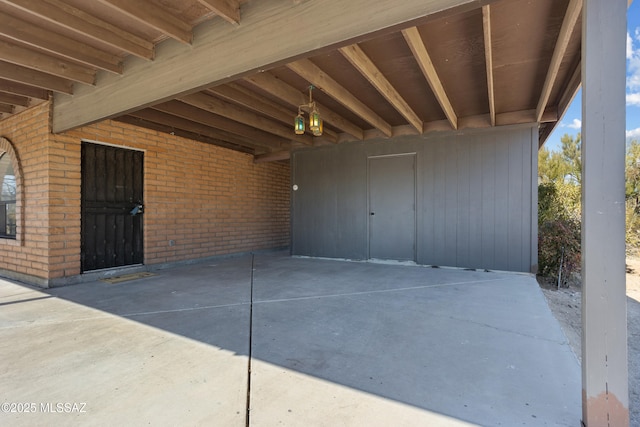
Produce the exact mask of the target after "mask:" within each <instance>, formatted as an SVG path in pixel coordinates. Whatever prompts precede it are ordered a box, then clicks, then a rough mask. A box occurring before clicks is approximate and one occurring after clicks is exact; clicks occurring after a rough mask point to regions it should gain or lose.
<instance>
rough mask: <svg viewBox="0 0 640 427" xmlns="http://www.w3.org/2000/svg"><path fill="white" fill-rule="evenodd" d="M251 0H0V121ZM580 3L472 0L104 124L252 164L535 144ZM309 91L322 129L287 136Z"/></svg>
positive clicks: (545, 129) (570, 74)
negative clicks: (295, 152)
mask: <svg viewBox="0 0 640 427" xmlns="http://www.w3.org/2000/svg"><path fill="white" fill-rule="evenodd" d="M254 1H263V2H269V1H276V0H247V1H239V0H146V1H145V2H143V1H132V0H0V119H4V118H6V117H9V116H11V115H12V114H15V113H19V112H21V111H23V110H24V109H26V108H28V107H30V106H32V105H35V104H38V103H40V102H43V101H44V100H47V99H49V98H50V97H51V96H52V94H53V93H60V94H69V95H73V94H74V91H76V90H77V89H78V87H79V86H89V87H91V86H94V85H96V84H97V83H96V82H98V81H99V80H100V79H101V76H102V75H108V74H114V75H126V73H127V68H126V67H125V66H124V65H123V64H126V61H127V60H128V59H130V58H131V57H137V58H140V59H142V60H144V61H147V62H149V63H150V64H151V67H153V61H154V57H155V55H156V52H157V51H158V49H161V48H162V44H163V43H165V42H166V40H168V39H173V40H176V41H178V42H180V43H182V44H184V45H185V49H188V48H189V45H190V43H192V40H193V38H194V31H197V27H198V26H199V25H203V23H204V22H205V21H211V20H224V21H226V22H227V24H226V25H225V26H223V27H222V28H223V31H228V33H229V35H230V36H231V37H233V31H234V29H235V28H237V27H238V26H241V25H242V11H243V8H244V7H245V6H246V5H247V4H250V3H251V2H254ZM289 1H290V2H291V7H295V6H296V4H297V3H300V1H301V0H289ZM581 7H582V1H581V0H536V1H530V0H496V1H479V2H476V3H475V4H474V6H473V7H465V8H463V9H451V10H450V11H444V12H442V13H439V14H437V15H434V16H431V17H429V19H422V20H420V21H418V22H413V23H411V24H410V25H408V26H406V27H403V28H393V29H390V30H389V31H384V32H378V33H375V34H372V35H369V36H368V37H363V38H361V39H359V40H357V43H350V44H345V45H341V46H332V47H331V48H329V49H320V50H318V51H315V52H314V53H312V54H308V55H306V56H303V57H299V58H296V59H295V60H294V61H293V62H289V63H286V64H282V65H277V66H274V67H272V68H270V69H264V70H260V72H258V73H253V74H250V75H246V76H244V77H243V78H240V79H237V80H234V81H230V82H227V83H224V84H220V85H216V86H212V87H209V88H206V89H205V90H200V91H197V92H194V93H188V94H179V95H176V96H175V97H173V98H172V99H169V100H163V102H160V103H156V104H154V105H151V106H145V108H140V109H137V110H135V111H130V112H128V114H124V115H117V116H115V117H114V118H115V119H116V120H120V121H123V122H127V123H132V124H136V125H138V126H143V127H147V128H152V129H155V130H158V131H161V132H168V133H172V134H176V135H180V136H184V137H187V138H191V139H194V140H198V141H202V142H204V143H210V144H215V145H219V146H222V147H227V148H230V149H233V150H238V151H242V152H246V153H250V154H253V155H254V156H255V159H256V161H270V160H283V159H287V158H288V157H289V152H290V150H291V149H292V148H295V147H298V146H310V145H320V144H335V143H341V142H344V141H354V140H367V139H372V138H379V137H383V138H389V137H395V136H400V135H411V134H414V135H417V134H423V133H428V132H433V131H442V130H457V129H467V128H482V127H492V126H503V125H510V124H518V123H535V122H538V123H540V127H539V133H540V143H541V144H542V143H543V142H544V140H545V139H546V137H547V136H548V135H549V134H550V132H551V130H552V129H553V128H554V126H555V125H556V124H557V122H558V120H559V118H560V117H561V116H562V114H563V112H564V111H565V109H566V108H567V106H568V104H569V103H570V101H571V99H572V97H573V95H574V94H575V92H576V90H577V88H578V87H579V85H580V43H581V35H580V33H581V24H580V22H581ZM282 25H291V23H290V22H282ZM292 37H295V26H292ZM256 43H259V40H257V41H256ZM264 48H265V49H268V46H265V47H264ZM148 84H149V85H151V86H153V85H162V81H153V82H149V83H148ZM310 85H313V87H314V88H315V90H314V91H313V97H314V100H316V101H317V102H318V105H319V110H320V114H321V116H322V118H323V119H324V133H323V135H322V136H321V137H314V136H312V135H311V133H309V132H307V133H306V134H304V135H295V134H294V132H293V119H294V117H295V116H296V114H297V110H298V108H297V107H298V105H300V104H304V103H306V102H307V101H308V88H309V86H310ZM54 108H55V106H54Z"/></svg>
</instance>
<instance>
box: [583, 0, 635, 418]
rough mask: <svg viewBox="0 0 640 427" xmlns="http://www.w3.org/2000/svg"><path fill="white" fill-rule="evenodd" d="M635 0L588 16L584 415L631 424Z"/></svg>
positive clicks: (602, 4)
mask: <svg viewBox="0 0 640 427" xmlns="http://www.w3.org/2000/svg"><path fill="white" fill-rule="evenodd" d="M626 14H627V0H607V1H602V0H584V7H583V15H582V88H583V94H582V141H583V142H582V286H583V288H582V329H583V333H582V421H583V423H584V425H585V426H586V427H596V426H597V427H600V426H621V427H625V426H629V391H628V389H629V387H628V372H627V305H626V283H625V203H624V201H625V186H624V182H625V181H624V179H625V178H624V158H625V78H626V72H625V65H626V61H625V40H626Z"/></svg>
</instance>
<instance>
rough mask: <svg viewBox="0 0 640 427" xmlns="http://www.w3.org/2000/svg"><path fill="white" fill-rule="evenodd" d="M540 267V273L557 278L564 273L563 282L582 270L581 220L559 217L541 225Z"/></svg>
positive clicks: (539, 241) (539, 240)
mask: <svg viewBox="0 0 640 427" xmlns="http://www.w3.org/2000/svg"><path fill="white" fill-rule="evenodd" d="M561 266H562V271H561V269H560V268H561ZM538 268H539V272H538V273H539V274H540V275H542V276H546V277H552V278H554V279H555V280H557V279H558V276H559V275H560V274H562V280H561V281H562V283H563V284H566V283H567V281H568V280H569V278H570V277H571V275H572V274H573V273H575V272H578V271H580V222H578V221H576V220H574V219H567V218H558V219H551V220H546V221H544V222H542V224H540V225H539V229H538Z"/></svg>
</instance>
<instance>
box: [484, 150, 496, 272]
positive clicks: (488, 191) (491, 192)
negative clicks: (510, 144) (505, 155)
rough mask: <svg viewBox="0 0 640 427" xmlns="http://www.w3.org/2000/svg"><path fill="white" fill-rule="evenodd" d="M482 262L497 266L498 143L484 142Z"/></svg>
mask: <svg viewBox="0 0 640 427" xmlns="http://www.w3.org/2000/svg"><path fill="white" fill-rule="evenodd" d="M480 145H481V146H482V160H481V163H482V175H481V179H482V210H481V212H482V246H481V252H482V255H481V256H482V260H481V265H482V266H487V265H496V246H495V242H496V234H495V231H496V224H495V221H494V218H495V210H496V204H495V198H496V156H495V150H496V143H495V141H493V140H487V141H482V143H481V144H480Z"/></svg>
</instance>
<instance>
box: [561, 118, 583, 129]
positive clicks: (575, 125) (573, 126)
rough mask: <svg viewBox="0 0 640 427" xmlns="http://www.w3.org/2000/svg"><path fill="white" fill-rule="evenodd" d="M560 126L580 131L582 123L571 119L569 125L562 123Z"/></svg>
mask: <svg viewBox="0 0 640 427" xmlns="http://www.w3.org/2000/svg"><path fill="white" fill-rule="evenodd" d="M560 126H561V127H563V128H571V129H582V121H581V120H580V119H573V121H572V122H571V123H569V124H567V123H565V122H562V123H561V124H560Z"/></svg>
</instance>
